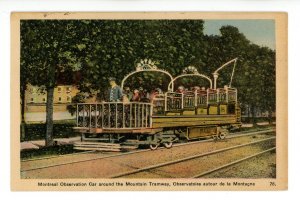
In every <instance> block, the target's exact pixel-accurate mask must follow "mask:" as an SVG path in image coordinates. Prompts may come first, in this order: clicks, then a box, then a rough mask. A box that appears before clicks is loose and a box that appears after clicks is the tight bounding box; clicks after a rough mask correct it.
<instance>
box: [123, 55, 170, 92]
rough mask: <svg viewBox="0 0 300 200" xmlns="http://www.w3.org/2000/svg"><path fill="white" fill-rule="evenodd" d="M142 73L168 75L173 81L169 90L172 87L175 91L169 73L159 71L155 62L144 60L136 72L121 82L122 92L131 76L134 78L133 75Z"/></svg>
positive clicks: (138, 65)
mask: <svg viewBox="0 0 300 200" xmlns="http://www.w3.org/2000/svg"><path fill="white" fill-rule="evenodd" d="M140 72H161V73H163V74H166V75H168V77H169V78H170V79H171V82H172V84H171V85H170V84H169V86H168V88H169V87H171V88H172V90H173V89H174V84H173V76H172V75H171V74H170V73H169V72H167V71H165V70H163V69H159V68H158V67H157V66H156V64H155V62H153V61H152V60H151V59H144V60H141V61H140V63H138V64H137V66H136V70H135V71H133V72H131V73H129V74H127V75H126V76H125V77H124V78H123V80H122V82H121V88H122V90H123V87H124V83H125V81H126V80H127V79H128V78H129V77H130V76H132V75H134V74H137V73H140ZM171 82H170V83H171Z"/></svg>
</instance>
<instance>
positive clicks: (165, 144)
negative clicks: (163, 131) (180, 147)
mask: <svg viewBox="0 0 300 200" xmlns="http://www.w3.org/2000/svg"><path fill="white" fill-rule="evenodd" d="M164 146H165V147H166V148H167V149H170V148H171V147H172V146H173V142H166V143H164Z"/></svg>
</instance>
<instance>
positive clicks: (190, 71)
mask: <svg viewBox="0 0 300 200" xmlns="http://www.w3.org/2000/svg"><path fill="white" fill-rule="evenodd" d="M188 76H196V77H201V78H204V79H206V80H208V81H209V85H210V88H212V80H211V78H209V77H208V76H206V75H204V74H200V73H199V72H198V70H197V69H196V68H195V67H194V66H188V67H186V68H184V69H183V71H182V74H181V75H179V76H176V77H175V78H174V79H172V80H171V82H170V83H169V85H168V89H169V90H171V91H172V92H173V91H174V82H175V81H176V80H177V79H179V78H182V77H188Z"/></svg>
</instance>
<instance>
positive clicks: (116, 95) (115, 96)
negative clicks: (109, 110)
mask: <svg viewBox="0 0 300 200" xmlns="http://www.w3.org/2000/svg"><path fill="white" fill-rule="evenodd" d="M108 80H109V85H110V89H109V92H108V94H109V97H108V101H109V102H118V101H121V100H122V97H123V92H122V89H121V88H120V86H118V85H117V84H116V78H114V77H110V78H109V79H108Z"/></svg>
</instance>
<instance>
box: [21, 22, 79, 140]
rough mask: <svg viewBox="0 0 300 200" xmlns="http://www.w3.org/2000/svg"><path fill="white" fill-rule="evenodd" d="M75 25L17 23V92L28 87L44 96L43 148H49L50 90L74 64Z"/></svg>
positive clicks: (52, 90) (51, 90) (51, 125)
mask: <svg viewBox="0 0 300 200" xmlns="http://www.w3.org/2000/svg"><path fill="white" fill-rule="evenodd" d="M75 25H76V21H64V20H24V21H21V73H22V76H21V91H24V88H26V85H27V83H30V84H32V85H36V86H40V87H41V88H44V89H45V91H46V92H47V103H46V136H45V141H46V146H51V145H53V93H54V87H55V86H56V85H57V84H58V82H57V80H58V77H59V76H60V75H61V73H63V72H69V73H72V71H73V70H74V66H75V64H76V58H75V57H76V56H75V55H76V54H74V53H73V52H77V50H78V46H77V44H76V42H77V39H78V38H77V37H76V36H77V35H76V32H75V28H76V26H75ZM25 77H26V78H25ZM22 93H23V92H21V97H22V95H23V94H22ZM22 98H23V97H22ZM23 102H24V101H23Z"/></svg>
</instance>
